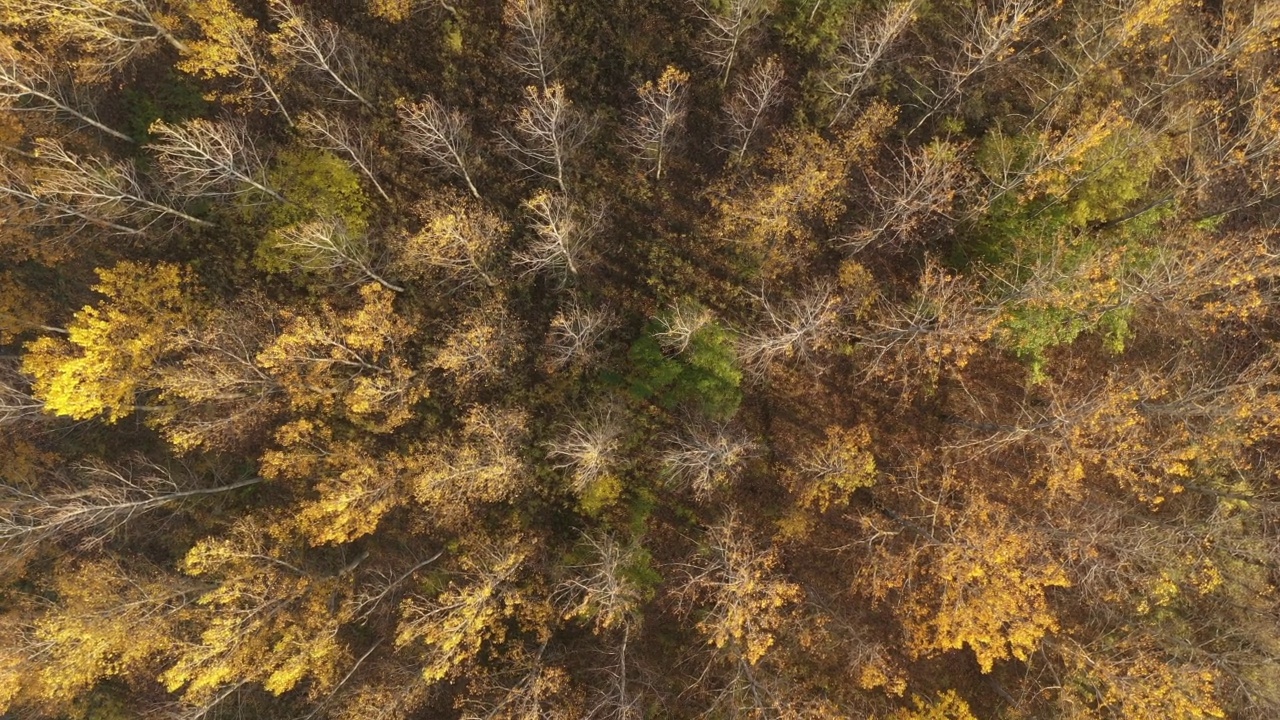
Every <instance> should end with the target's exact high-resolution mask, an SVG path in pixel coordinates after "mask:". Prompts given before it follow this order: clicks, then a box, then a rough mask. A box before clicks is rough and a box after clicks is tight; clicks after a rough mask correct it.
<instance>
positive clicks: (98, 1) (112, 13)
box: [0, 0, 189, 70]
mask: <svg viewBox="0 0 1280 720" xmlns="http://www.w3.org/2000/svg"><path fill="white" fill-rule="evenodd" d="M158 5H159V4H158V3H155V2H151V1H149V0H34V2H21V3H20V2H15V1H14V0H7V1H6V2H5V3H3V4H0V13H4V14H6V15H9V14H12V15H14V16H16V17H18V18H21V21H22V22H23V23H24V24H32V25H41V26H44V27H45V28H47V31H48V35H47V37H48V38H49V40H51V41H53V42H54V43H55V44H61V43H66V44H68V45H78V46H79V47H81V48H82V49H83V50H84V51H85V52H86V53H87V54H88V55H89V56H90V57H91V58H92V61H93V63H94V64H100V65H101V67H102V69H106V70H114V69H117V68H120V67H122V66H123V65H125V64H126V63H128V62H129V61H130V60H132V59H133V58H134V57H136V56H138V55H141V54H143V53H145V52H146V51H147V50H149V49H150V46H151V45H152V44H153V43H154V42H155V41H157V40H162V41H164V42H165V43H167V44H168V45H169V46H170V47H172V48H174V49H175V50H177V51H178V52H183V53H185V52H187V51H188V49H189V48H188V47H187V44H186V43H184V42H182V41H181V40H179V39H178V38H177V37H175V36H174V34H173V33H174V31H175V30H176V29H177V26H178V24H179V22H180V21H179V18H177V17H176V16H174V15H171V14H169V13H166V12H165V11H164V10H163V9H162V8H161V7H159V6H158Z"/></svg>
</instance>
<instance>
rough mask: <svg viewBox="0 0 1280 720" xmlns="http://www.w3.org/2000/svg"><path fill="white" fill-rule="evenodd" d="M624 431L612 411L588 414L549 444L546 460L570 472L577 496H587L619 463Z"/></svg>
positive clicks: (597, 409)
mask: <svg viewBox="0 0 1280 720" xmlns="http://www.w3.org/2000/svg"><path fill="white" fill-rule="evenodd" d="M624 429H625V428H624V426H623V421H622V417H621V416H620V415H619V413H618V412H617V411H615V410H614V409H613V408H612V407H604V408H596V409H594V410H591V411H588V412H587V413H586V414H585V415H584V416H582V417H579V418H576V419H575V420H574V421H573V422H572V423H570V424H569V426H568V427H567V428H565V429H564V430H563V431H562V432H561V434H560V436H559V437H557V438H555V439H553V440H551V441H550V442H549V443H548V444H547V459H548V460H551V461H552V467H554V468H556V469H558V470H566V471H568V472H569V474H570V476H571V477H572V478H573V489H574V490H575V491H576V492H579V493H582V492H586V491H587V490H589V489H590V488H591V486H592V485H594V484H595V483H596V481H597V480H600V479H601V478H602V477H604V476H606V475H607V474H608V473H609V471H610V469H611V468H612V466H613V464H614V463H615V462H617V460H618V458H617V454H618V451H619V449H620V448H621V446H622V434H623V430H624Z"/></svg>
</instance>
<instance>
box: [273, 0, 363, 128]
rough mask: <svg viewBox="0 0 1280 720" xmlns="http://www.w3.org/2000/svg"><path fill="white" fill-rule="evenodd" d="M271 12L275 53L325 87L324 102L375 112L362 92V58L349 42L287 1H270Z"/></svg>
mask: <svg viewBox="0 0 1280 720" xmlns="http://www.w3.org/2000/svg"><path fill="white" fill-rule="evenodd" d="M270 10H271V15H272V17H273V18H274V19H275V21H276V22H277V23H278V24H279V27H280V30H279V32H277V33H276V34H275V35H273V36H272V40H273V41H274V42H275V44H276V47H277V49H278V51H279V52H280V54H282V55H284V56H286V57H289V58H291V59H292V60H293V61H294V62H296V63H298V64H299V65H301V66H302V67H304V68H306V69H308V70H310V71H311V73H312V74H313V75H314V76H315V77H317V78H319V79H320V81H321V82H323V83H324V84H326V85H328V86H329V89H330V91H331V92H330V93H329V95H327V99H329V100H332V101H334V102H348V101H349V100H351V99H354V100H355V101H357V102H359V103H360V104H361V105H364V106H365V107H367V108H369V109H370V110H372V109H374V108H373V103H371V102H369V100H368V99H367V98H366V97H365V95H366V91H365V90H364V89H363V85H364V83H365V80H366V78H365V67H364V58H362V57H361V56H360V54H359V53H358V52H357V50H356V47H355V43H354V41H353V40H352V39H350V38H348V37H345V36H344V33H343V32H342V30H341V29H340V28H338V26H337V25H334V24H333V23H331V22H329V21H327V20H322V21H320V22H315V21H313V20H312V19H311V18H309V17H308V16H307V14H306V13H305V12H304V11H303V10H302V9H301V8H299V7H297V6H295V5H294V4H293V3H292V2H291V1H290V0H271V5H270ZM348 96H349V97H348Z"/></svg>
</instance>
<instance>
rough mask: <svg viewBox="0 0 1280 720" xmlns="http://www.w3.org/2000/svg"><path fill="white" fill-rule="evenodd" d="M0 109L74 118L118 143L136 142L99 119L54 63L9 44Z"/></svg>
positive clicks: (2, 60) (1, 60)
mask: <svg viewBox="0 0 1280 720" xmlns="http://www.w3.org/2000/svg"><path fill="white" fill-rule="evenodd" d="M0 105H3V107H5V108H8V109H10V110H20V111H24V112H43V113H49V114H51V115H53V116H55V117H57V116H62V117H65V118H70V119H71V120H73V121H75V122H78V123H81V124H82V125H87V126H89V127H91V128H93V129H95V130H98V131H99V132H102V133H106V134H107V135H110V136H111V137H113V138H116V139H117V140H123V141H125V142H133V138H131V137H129V136H128V135H126V134H124V133H122V132H120V131H119V130H115V129H112V128H111V127H108V126H107V125H105V124H103V123H102V122H101V121H99V120H98V119H97V117H96V116H95V113H94V111H93V109H92V108H91V107H89V106H88V105H87V104H86V103H85V102H84V100H83V99H82V98H80V97H79V96H78V94H77V93H76V91H75V90H74V89H73V87H72V86H71V85H69V84H68V83H66V82H65V81H63V80H62V78H60V77H59V76H58V72H57V70H56V66H55V65H54V64H53V61H51V60H49V59H48V58H45V57H43V56H42V55H40V54H38V53H36V52H34V51H31V50H28V51H25V52H21V53H20V52H18V51H17V50H16V49H15V48H14V47H13V46H12V45H11V44H9V43H8V42H7V41H6V42H5V43H4V44H3V45H2V46H0Z"/></svg>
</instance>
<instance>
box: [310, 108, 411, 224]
mask: <svg viewBox="0 0 1280 720" xmlns="http://www.w3.org/2000/svg"><path fill="white" fill-rule="evenodd" d="M298 128H299V129H300V130H302V132H303V134H304V136H305V137H306V138H308V139H309V140H310V141H311V142H312V143H313V145H314V147H316V148H318V149H320V150H327V151H329V152H333V153H337V154H339V155H345V156H346V157H348V158H350V159H351V162H352V164H354V165H355V166H356V169H358V170H359V171H360V173H361V174H362V175H364V176H365V177H366V178H368V179H369V183H370V184H371V185H373V189H374V190H377V191H378V194H379V195H381V196H382V199H383V200H386V201H388V202H390V200H391V197H390V196H389V195H387V191H386V190H384V189H383V187H382V183H379V182H378V176H377V174H376V173H375V172H374V150H375V145H374V140H373V138H372V136H371V133H370V131H369V128H368V127H366V126H364V125H357V124H354V123H351V122H348V121H346V120H344V119H343V118H342V117H340V116H338V115H334V114H332V113H325V112H322V111H319V110H316V111H311V112H306V113H303V114H302V115H301V116H299V118H298Z"/></svg>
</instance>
